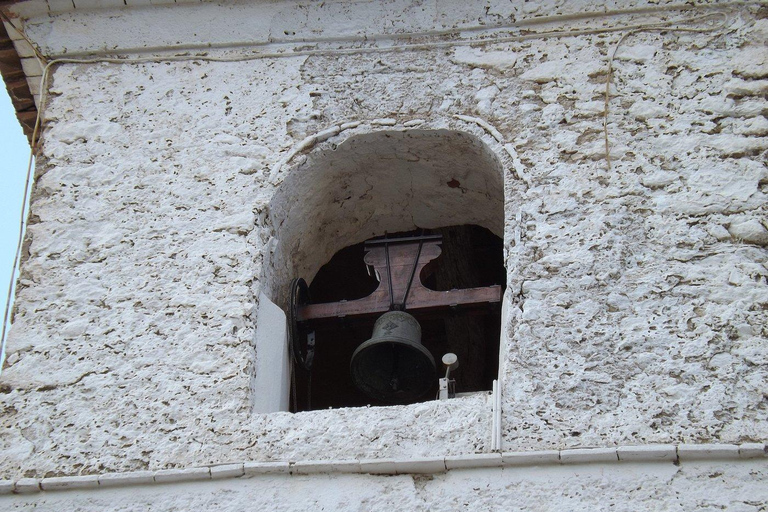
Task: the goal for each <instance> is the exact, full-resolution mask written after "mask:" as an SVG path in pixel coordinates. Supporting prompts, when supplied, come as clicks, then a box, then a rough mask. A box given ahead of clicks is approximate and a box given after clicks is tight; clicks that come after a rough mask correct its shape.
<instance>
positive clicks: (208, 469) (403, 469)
mask: <svg viewBox="0 0 768 512" xmlns="http://www.w3.org/2000/svg"><path fill="white" fill-rule="evenodd" d="M678 454H679V457H678ZM758 458H761V459H765V461H766V462H768V445H766V444H765V443H745V444H742V445H735V444H697V445H691V444H680V445H673V444H657V445H643V446H619V447H616V448H575V449H570V450H543V451H530V452H510V453H503V454H500V453H480V454H467V455H449V456H445V457H421V458H414V459H364V460H357V459H352V460H315V461H295V462H288V461H282V462H245V463H234V464H220V465H214V466H203V467H195V468H182V469H164V470H160V471H154V472H152V471H134V472H128V473H108V474H103V475H86V476H65V477H55V478H43V479H42V480H40V479H36V478H22V479H20V480H16V481H12V480H0V494H27V493H35V492H41V491H47V492H54V491H60V490H67V489H98V488H100V487H114V486H120V485H124V486H127V485H149V484H161V483H162V484H167V483H181V482H193V481H201V480H215V479H216V480H220V479H227V478H240V477H246V478H247V477H255V476H259V475H276V474H283V475H309V474H327V473H368V474H372V475H404V474H435V473H442V472H445V471H451V470H455V469H476V468H489V467H497V468H504V467H520V466H553V465H560V464H595V463H599V464H613V463H620V462H629V463H634V462H657V463H658V462H673V463H686V462H691V461H696V462H701V461H705V462H716V461H721V460H744V459H758Z"/></svg>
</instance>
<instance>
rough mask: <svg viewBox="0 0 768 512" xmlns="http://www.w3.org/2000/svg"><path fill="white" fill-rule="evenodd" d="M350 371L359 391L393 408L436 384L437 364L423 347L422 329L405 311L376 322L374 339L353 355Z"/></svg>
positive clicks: (390, 314) (389, 313)
mask: <svg viewBox="0 0 768 512" xmlns="http://www.w3.org/2000/svg"><path fill="white" fill-rule="evenodd" d="M350 369H351V371H352V380H353V381H354V383H355V385H356V386H357V387H358V389H360V390H361V391H362V392H363V393H365V394H366V395H368V396H369V397H371V398H375V399H377V400H381V401H382V402H386V403H390V404H402V403H408V402H413V401H415V400H417V399H418V398H419V397H421V396H422V395H424V393H426V392H427V391H429V390H430V388H432V387H433V385H434V383H435V373H436V369H435V360H434V359H433V358H432V354H430V353H429V350H427V349H426V348H424V345H422V344H421V326H420V325H419V322H418V321H417V320H416V319H415V318H414V317H413V316H411V315H409V314H408V313H405V312H403V311H389V312H388V313H384V314H383V315H381V317H379V319H378V320H376V323H375V324H374V326H373V335H372V337H371V339H369V340H368V341H366V342H365V343H363V344H362V345H360V346H359V347H357V350H355V353H354V354H352V363H351V364H350Z"/></svg>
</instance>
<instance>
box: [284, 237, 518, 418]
mask: <svg viewBox="0 0 768 512" xmlns="http://www.w3.org/2000/svg"><path fill="white" fill-rule="evenodd" d="M418 235H440V236H441V237H442V243H441V249H442V251H441V253H440V255H439V256H438V257H437V258H435V259H434V260H432V261H431V262H430V263H429V264H428V265H426V266H425V267H424V269H423V271H422V272H421V275H415V276H414V280H417V279H418V280H420V282H421V283H422V284H423V285H424V286H425V287H427V288H429V289H432V290H436V291H448V290H455V289H469V288H478V287H486V286H491V285H501V286H502V292H503V286H504V283H505V280H506V272H505V269H504V264H503V243H502V240H501V239H500V238H499V237H497V236H496V235H494V234H493V233H491V232H490V231H488V230H487V229H485V228H482V227H480V226H476V225H462V226H449V227H444V228H438V229H425V230H415V231H409V232H401V233H394V234H388V235H387V237H388V238H389V239H400V238H407V237H414V236H418ZM378 238H379V239H381V238H382V237H378ZM365 252H366V249H365V244H364V243H359V244H355V245H352V246H350V247H346V248H344V249H342V250H340V251H338V252H337V253H336V254H335V255H334V256H333V257H332V258H331V259H330V261H328V263H326V264H325V265H323V266H322V267H321V269H320V270H319V271H318V273H317V275H316V276H315V278H314V279H313V280H312V282H311V283H310V285H309V290H308V291H309V297H310V298H311V299H310V300H311V302H312V303H313V304H316V303H330V302H336V301H342V300H348V301H351V300H354V299H360V298H363V297H366V296H368V295H370V294H371V293H372V292H374V291H375V290H376V289H377V288H378V287H379V280H378V279H377V276H376V275H375V273H374V272H372V269H371V268H370V267H369V266H367V265H366V264H365V262H364V260H363V258H364V255H365ZM379 277H381V276H379ZM385 284H386V283H385ZM406 311H407V312H408V313H409V314H411V315H413V317H414V318H415V319H416V320H417V321H418V323H419V325H420V327H421V344H422V345H423V347H424V348H425V349H426V350H428V351H429V353H430V354H431V355H432V357H433V358H434V360H435V362H436V363H437V373H438V376H442V374H443V373H444V371H445V370H444V368H443V367H442V365H441V364H440V361H441V358H442V356H443V355H444V354H446V353H454V354H456V355H457V356H458V360H459V368H458V370H457V371H455V372H453V373H452V375H451V377H452V378H453V379H455V381H456V383H455V389H456V391H457V392H458V393H459V394H461V393H469V392H478V391H486V390H490V389H491V385H492V381H493V379H495V378H496V375H497V371H498V354H499V338H500V321H501V304H500V302H498V301H497V302H490V303H484V304H473V305H456V306H454V307H450V305H449V306H447V307H440V308H434V309H426V310H409V309H408V306H407V303H406ZM379 317H380V316H379V315H360V316H348V317H346V316H345V317H343V318H329V319H323V320H322V321H309V322H306V325H303V326H302V327H303V332H302V334H301V335H302V336H306V335H307V334H309V333H312V335H313V336H314V354H313V362H312V368H311V371H306V370H304V369H303V368H298V369H297V370H296V371H295V382H294V394H293V396H294V403H293V404H292V409H293V410H312V409H326V408H335V407H354V406H365V405H372V406H379V405H391V403H392V402H389V401H386V400H381V399H377V398H376V397H372V396H370V395H368V394H366V393H364V392H363V391H362V390H361V389H359V388H358V387H357V386H356V385H355V382H354V379H353V377H352V374H351V372H350V361H351V359H352V357H353V354H354V353H355V350H356V349H357V348H358V347H359V346H360V345H361V344H362V343H363V342H365V341H366V340H368V339H370V338H371V336H372V333H373V329H374V324H375V322H376V320H377V319H378V318H379ZM382 364H384V363H382ZM437 383H438V381H437V378H434V379H433V382H432V384H431V387H429V388H428V389H426V391H425V392H424V394H423V395H421V396H419V397H418V398H416V399H412V400H409V401H408V403H411V402H419V401H427V400H433V399H434V398H435V396H436V394H437V391H438V385H437Z"/></svg>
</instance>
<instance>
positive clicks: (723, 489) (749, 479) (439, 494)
mask: <svg viewBox="0 0 768 512" xmlns="http://www.w3.org/2000/svg"><path fill="white" fill-rule="evenodd" d="M767 476H768V475H766V465H765V463H764V462H732V463H726V462H715V463H712V462H710V463H705V462H702V463H690V464H683V465H682V466H675V465H673V464H671V463H665V464H660V463H656V464H654V463H647V464H640V463H635V464H626V465H622V466H621V467H620V468H618V467H615V466H608V467H605V466H601V465H598V464H587V465H577V466H555V467H544V466H541V467H529V468H515V467H506V468H503V469H502V468H493V469H490V468H489V469H473V470H453V471H450V472H448V473H442V474H436V475H397V476H374V475H284V476H282V475H281V476H255V477H252V478H238V479H232V480H225V481H214V482H200V483H186V484H177V485H154V486H150V487H128V488H122V489H120V488H118V489H114V488H112V489H94V490H88V491H76V490H75V491H65V492H47V493H41V494H36V495H16V496H9V495H6V496H0V507H2V508H3V510H8V511H11V510H30V509H34V510H39V511H52V512H56V511H60V510H80V511H83V512H90V511H102V510H114V511H120V512H127V511H154V510H158V511H159V510H201V509H202V510H244V511H248V510H254V511H256V510H259V511H260V510H297V511H298V510H360V511H378V510H381V511H391V510H409V511H411V510H412V511H426V510H430V511H441V510H478V511H486V510H499V511H522V510H525V511H550V510H551V511H555V510H570V511H597V510H611V511H627V512H635V511H637V510H679V511H689V510H702V511H704V510H731V511H758V510H762V508H764V505H765V503H766V502H767V501H768V488H767V487H766V486H765V479H766V477H767Z"/></svg>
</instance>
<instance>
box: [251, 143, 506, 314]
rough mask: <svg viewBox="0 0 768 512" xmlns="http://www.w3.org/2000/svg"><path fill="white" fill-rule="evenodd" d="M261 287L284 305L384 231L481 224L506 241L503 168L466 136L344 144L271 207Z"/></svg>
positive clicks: (304, 166)
mask: <svg viewBox="0 0 768 512" xmlns="http://www.w3.org/2000/svg"><path fill="white" fill-rule="evenodd" d="M268 220H269V223H270V224H271V229H272V230H273V231H272V236H273V237H274V238H273V241H272V243H273V245H272V248H271V249H272V250H270V251H268V255H267V256H266V260H265V265H264V275H263V276H262V283H263V285H264V290H265V291H266V292H267V293H268V295H270V296H271V298H272V300H274V301H275V302H276V303H277V304H278V305H283V302H284V300H285V290H286V287H287V283H288V282H290V279H291V278H293V277H297V276H299V277H303V278H305V279H306V280H307V281H310V280H311V279H312V278H313V277H314V275H315V273H316V272H317V271H318V269H319V268H320V267H321V266H322V265H323V264H324V263H326V262H327V261H328V260H329V259H330V258H331V256H333V254H334V253H335V252H336V251H338V250H340V249H342V248H344V247H347V246H349V245H352V244H355V243H359V242H361V241H364V240H366V239H368V238H371V237H373V236H378V235H383V234H384V233H385V232H390V233H394V232H399V231H408V230H413V229H416V228H437V227H442V226H449V225H458V224H477V225H480V226H483V227H485V228H487V229H489V230H491V231H492V232H493V233H495V234H496V235H498V236H500V237H503V236H504V165H503V164H502V162H501V160H500V159H499V157H498V156H497V153H496V152H494V151H493V150H492V149H491V148H490V147H489V145H488V144H486V143H485V142H484V141H483V140H481V139H480V138H479V137H478V136H476V135H473V134H471V133H468V132H466V131H458V130H448V129H435V130H424V129H413V130H379V131H372V132H364V133H356V134H353V135H351V136H349V137H348V138H346V139H345V140H343V142H340V143H339V142H338V138H336V139H333V140H332V141H331V142H329V143H326V144H323V145H322V146H320V147H317V148H316V149H315V150H314V151H312V152H311V153H310V154H309V155H308V156H307V158H306V159H305V160H304V161H303V162H301V163H299V164H298V165H295V166H294V167H293V168H291V169H290V170H289V171H288V173H287V175H286V177H285V178H284V180H283V181H282V183H281V185H280V187H279V189H278V190H277V192H276V193H275V195H274V196H273V198H272V200H271V202H270V204H269V218H268Z"/></svg>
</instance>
